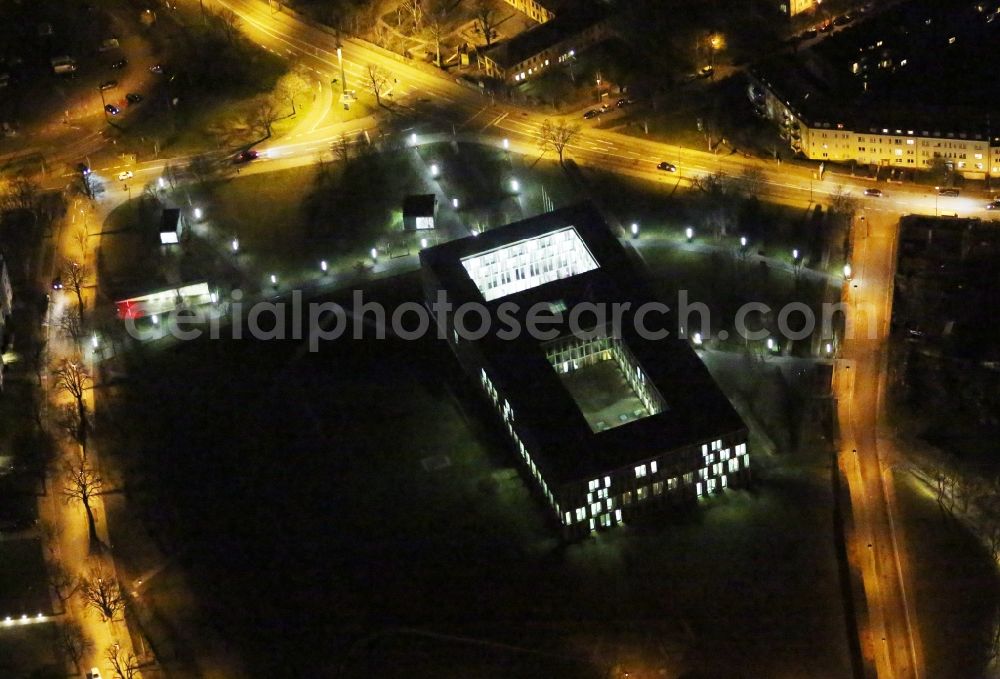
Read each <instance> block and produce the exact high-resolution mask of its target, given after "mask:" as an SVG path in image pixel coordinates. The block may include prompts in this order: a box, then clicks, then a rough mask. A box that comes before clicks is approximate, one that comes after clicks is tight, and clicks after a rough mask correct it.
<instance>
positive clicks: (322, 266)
mask: <svg viewBox="0 0 1000 679" xmlns="http://www.w3.org/2000/svg"><path fill="white" fill-rule="evenodd" d="M319 268H320V271H322V272H323V273H326V270H327V269H328V268H329V267H328V266H327V264H326V260H325V259H322V260H320V262H319Z"/></svg>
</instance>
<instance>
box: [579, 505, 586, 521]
mask: <svg viewBox="0 0 1000 679" xmlns="http://www.w3.org/2000/svg"><path fill="white" fill-rule="evenodd" d="M586 518H587V508H586V507H577V508H576V520H577V521H583V520H584V519H586Z"/></svg>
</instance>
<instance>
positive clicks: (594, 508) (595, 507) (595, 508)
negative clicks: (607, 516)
mask: <svg viewBox="0 0 1000 679" xmlns="http://www.w3.org/2000/svg"><path fill="white" fill-rule="evenodd" d="M602 507H603V505H601V503H600V502H595V503H594V504H592V505H590V515H591V516H597V515H598V514H600V513H601V509H602Z"/></svg>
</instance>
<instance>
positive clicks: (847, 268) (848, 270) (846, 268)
mask: <svg viewBox="0 0 1000 679" xmlns="http://www.w3.org/2000/svg"><path fill="white" fill-rule="evenodd" d="M844 278H846V279H847V280H851V265H850V264H845V265H844Z"/></svg>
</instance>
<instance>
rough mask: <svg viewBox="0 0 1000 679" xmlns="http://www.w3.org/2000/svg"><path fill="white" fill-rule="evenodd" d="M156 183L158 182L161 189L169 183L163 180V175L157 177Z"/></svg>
mask: <svg viewBox="0 0 1000 679" xmlns="http://www.w3.org/2000/svg"><path fill="white" fill-rule="evenodd" d="M156 183H157V185H158V186H159V187H160V188H161V189H162V188H163V187H164V186H166V185H167V183H166V182H165V181H163V177H160V178H159V179H157V180H156Z"/></svg>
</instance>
